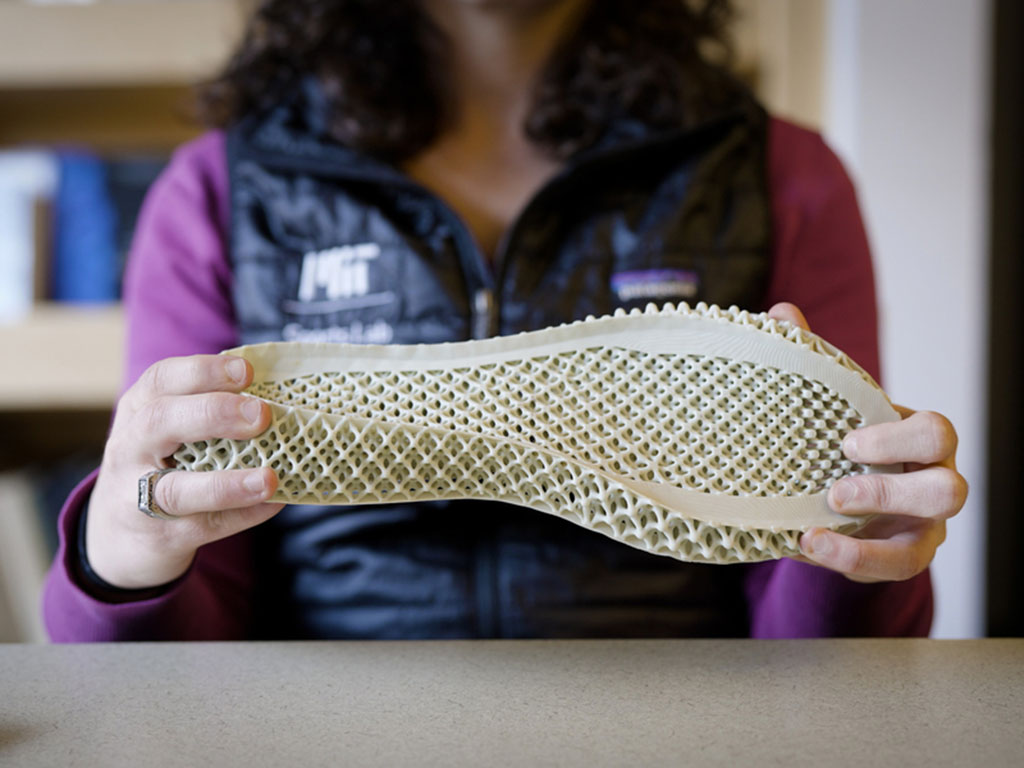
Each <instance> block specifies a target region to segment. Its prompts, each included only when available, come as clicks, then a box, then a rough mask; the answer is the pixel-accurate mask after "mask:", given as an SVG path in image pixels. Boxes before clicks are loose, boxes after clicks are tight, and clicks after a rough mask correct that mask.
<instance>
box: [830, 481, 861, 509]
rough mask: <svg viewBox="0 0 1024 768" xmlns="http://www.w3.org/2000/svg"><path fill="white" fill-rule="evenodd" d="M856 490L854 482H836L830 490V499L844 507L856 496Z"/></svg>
mask: <svg viewBox="0 0 1024 768" xmlns="http://www.w3.org/2000/svg"><path fill="white" fill-rule="evenodd" d="M857 490H858V489H857V484H856V483H851V482H848V481H847V482H840V483H836V487H835V490H833V491H832V500H833V501H834V502H835V503H836V506H839V507H845V506H846V505H847V504H849V503H850V502H851V501H853V500H854V499H855V498H857Z"/></svg>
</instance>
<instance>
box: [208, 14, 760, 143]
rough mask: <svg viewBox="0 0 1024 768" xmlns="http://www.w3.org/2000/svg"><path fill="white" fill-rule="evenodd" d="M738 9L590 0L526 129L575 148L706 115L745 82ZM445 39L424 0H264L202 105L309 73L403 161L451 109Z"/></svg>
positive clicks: (272, 91)
mask: <svg viewBox="0 0 1024 768" xmlns="http://www.w3.org/2000/svg"><path fill="white" fill-rule="evenodd" d="M731 17H732V8H731V4H730V2H729V0H703V2H696V1H695V0H593V2H592V3H591V6H590V8H589V9H588V10H587V11H586V13H585V15H584V16H583V18H582V20H581V22H580V24H579V27H578V29H577V30H576V31H575V32H574V33H573V34H571V35H569V36H567V38H566V40H565V41H564V42H563V43H562V45H561V46H560V47H559V48H558V49H557V50H556V51H555V52H554V53H553V55H552V56H551V58H550V60H549V61H548V62H547V65H546V66H545V68H544V69H543V71H542V73H541V75H540V78H539V80H538V82H537V84H536V86H535V92H534V98H533V107H532V109H531V110H530V112H529V114H528V115H527V118H526V122H525V125H524V130H525V132H526V135H527V136H528V137H529V138H530V140H531V141H532V142H534V143H535V144H536V145H538V146H540V147H542V148H544V149H545V150H547V151H548V152H549V153H550V154H551V155H552V156H554V157H556V158H561V159H564V158H567V157H569V156H571V155H573V154H575V153H577V152H579V151H581V150H585V149H587V148H588V147H591V146H593V145H594V143H595V142H597V141H599V140H600V139H601V137H602V136H603V135H604V134H605V131H606V130H607V128H608V126H609V125H611V124H612V123H613V122H615V121H618V120H621V119H623V118H625V119H633V120H637V121H640V122H642V123H644V124H647V125H649V126H652V127H654V128H655V129H662V128H665V129H668V128H674V127H678V126H680V125H686V124H692V123H695V122H698V121H699V120H701V119H702V118H704V117H705V116H707V115H708V114H710V113H712V112H714V111H715V110H716V109H717V108H718V107H719V106H720V105H721V104H723V103H726V102H728V101H729V100H730V99H731V98H732V96H733V95H734V94H735V93H736V91H737V90H738V89H739V88H741V87H742V86H740V85H739V84H738V82H737V81H736V80H734V79H733V78H732V77H731V76H730V74H729V73H728V71H727V69H726V68H725V67H724V66H722V62H723V61H724V60H726V59H727V58H728V57H729V55H730V49H729V46H728V44H727V42H726V38H725V35H724V32H725V28H726V26H727V24H728V22H729V21H730V19H731ZM446 49H447V45H446V40H445V38H444V35H443V33H442V32H441V31H440V30H439V29H438V28H437V26H436V25H435V24H434V23H432V22H431V20H430V19H429V18H428V16H427V14H426V13H425V12H424V11H422V10H421V9H420V8H419V5H418V3H417V2H416V0H389V1H388V2H379V0H262V2H260V4H259V5H258V7H257V8H256V10H255V12H254V14H253V15H252V17H251V19H250V21H249V24H248V27H247V30H246V33H245V36H244V38H243V40H242V42H241V45H240V46H239V48H238V50H237V51H236V53H235V54H234V56H233V57H232V58H231V60H230V61H229V62H228V64H227V66H226V68H225V69H224V71H223V72H222V73H221V74H220V75H219V76H218V77H217V78H216V79H215V80H213V81H211V82H209V83H206V84H205V85H203V86H202V87H201V88H200V91H199V107H200V114H201V116H202V118H203V119H204V120H205V121H206V122H207V123H208V124H210V125H213V126H220V127H224V126H227V125H230V124H231V123H233V122H235V121H237V120H239V119H241V118H242V117H244V116H246V115H248V114H251V113H254V112H259V111H262V110H266V109H269V108H272V107H273V106H275V105H277V104H279V103H281V101H282V100H283V99H286V98H289V96H290V95H291V94H294V93H295V92H297V90H298V89H299V86H300V84H301V82H302V81H303V79H305V78H308V77H310V76H312V77H315V78H316V79H317V81H318V82H319V84H320V87H321V89H322V91H323V93H324V95H325V96H326V100H327V104H328V105H329V118H328V131H329V133H330V136H331V138H333V139H334V140H336V141H339V142H341V143H343V144H346V145H348V146H351V147H353V148H355V149H358V150H361V151H364V152H367V153H370V154H373V155H376V156H379V157H382V158H386V159H388V160H391V161H399V160H402V159H405V158H409V157H411V156H413V155H415V154H416V153H417V152H419V151H421V150H423V149H424V148H426V147H427V146H429V145H430V144H431V143H432V142H433V140H434V139H435V138H436V137H437V136H438V135H439V134H440V132H441V131H443V130H444V128H445V126H446V124H447V121H448V120H449V119H450V116H451V113H452V109H451V104H450V98H451V89H450V88H449V87H448V73H447V68H446ZM709 50H713V51H717V53H718V56H717V60H716V61H715V62H712V61H710V60H709V57H708V56H707V53H708V51H709Z"/></svg>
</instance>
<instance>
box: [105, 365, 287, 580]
mask: <svg viewBox="0 0 1024 768" xmlns="http://www.w3.org/2000/svg"><path fill="white" fill-rule="evenodd" d="M251 380H252V366H251V365H250V364H249V363H248V362H247V361H246V360H243V359H242V358H240V357H232V356H228V355H194V356H191V357H172V358H168V359H166V360H161V361H160V362H158V363H155V364H154V365H152V366H150V367H149V369H147V370H146V372H145V373H144V374H143V375H142V376H141V377H140V378H139V380H138V381H137V382H136V383H135V384H134V385H133V386H132V387H131V388H130V389H129V390H128V391H127V392H125V393H124V395H123V396H122V397H121V400H120V402H119V403H118V407H117V414H116V416H115V417H114V424H113V427H112V428H111V431H110V436H109V437H108V439H107V445H106V448H105V450H104V452H103V462H102V464H101V465H100V472H99V476H98V477H97V480H96V486H95V488H94V489H93V492H92V498H91V500H90V502H89V512H88V515H89V516H88V519H87V521H86V544H85V545H86V550H87V553H88V557H89V564H90V565H91V566H92V569H93V570H94V571H95V572H96V574H97V575H98V576H99V577H100V578H102V579H103V580H104V581H107V582H109V583H110V584H112V585H114V586H116V587H122V588H125V589H136V588H143V587H155V586H159V585H161V584H166V583H167V582H170V581H173V580H174V579H176V578H178V577H179V576H181V575H182V574H183V573H184V572H185V571H186V570H188V568H189V566H190V565H191V563H192V560H193V558H194V557H195V553H196V550H197V549H199V547H201V546H202V545H204V544H208V543H210V542H211V541H216V540H217V539H222V538H225V537H227V536H231V535H232V534H235V533H238V532H239V531H243V530H245V529H247V528H251V527H252V526H254V525H258V524H259V523H262V522H264V521H266V520H268V519H269V518H271V517H273V516H274V515H275V514H277V513H278V512H279V511H280V510H281V508H282V507H283V506H284V505H283V504H268V503H265V502H266V500H267V499H268V498H270V496H271V495H272V494H273V493H274V491H275V489H276V488H277V477H276V475H275V474H274V472H273V470H272V469H270V468H269V467H264V468H262V469H238V470H221V471H214V472H170V473H168V474H166V475H164V476H163V477H162V478H160V480H159V482H158V483H157V485H156V491H155V501H156V504H157V505H158V506H159V507H160V508H161V509H163V510H164V511H165V512H167V513H168V514H171V515H174V516H176V517H180V519H179V520H160V519H154V518H151V517H149V516H147V515H146V514H144V513H143V512H140V511H139V508H138V481H139V478H140V477H141V476H142V475H144V474H145V473H146V472H149V471H150V470H153V469H159V468H162V467H165V466H168V465H167V463H166V461H165V459H166V457H168V456H170V455H171V454H173V453H174V451H176V450H177V448H178V446H179V445H181V444H182V443H187V442H194V441H198V440H207V439H212V438H230V439H235V440H246V439H249V438H252V437H255V436H256V435H258V434H260V433H261V432H263V431H264V430H265V429H266V428H267V426H268V425H269V424H270V409H269V408H268V407H267V405H266V403H264V402H262V401H261V400H257V399H256V398H254V397H248V396H246V395H241V394H238V393H239V392H240V391H241V390H243V389H244V388H245V387H246V386H248V384H249V382H250V381H251Z"/></svg>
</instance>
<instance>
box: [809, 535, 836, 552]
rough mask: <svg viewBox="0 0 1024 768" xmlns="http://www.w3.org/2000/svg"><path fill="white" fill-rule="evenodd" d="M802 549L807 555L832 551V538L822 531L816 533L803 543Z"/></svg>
mask: <svg viewBox="0 0 1024 768" xmlns="http://www.w3.org/2000/svg"><path fill="white" fill-rule="evenodd" d="M804 551H805V552H807V554H808V555H818V556H819V557H820V556H822V555H827V554H829V553H830V552H831V551H832V540H831V539H829V537H828V536H826V535H825V534H824V533H816V534H815V535H814V536H812V537H810V539H809V540H808V541H807V544H805V545H804Z"/></svg>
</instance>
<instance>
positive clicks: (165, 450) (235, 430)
mask: <svg viewBox="0 0 1024 768" xmlns="http://www.w3.org/2000/svg"><path fill="white" fill-rule="evenodd" d="M269 425H270V408H269V407H268V406H267V404H266V403H265V402H263V401H262V400H260V399H258V398H255V397H249V396H248V395H233V394H229V393H227V392H211V393H207V394H202V395H182V396H180V397H161V398H159V399H157V400H153V401H151V402H149V403H147V404H146V405H145V406H144V407H143V408H142V409H141V410H140V411H139V412H138V413H137V414H136V415H135V417H134V421H133V423H132V424H131V425H130V426H129V428H128V429H126V430H124V432H123V435H124V437H123V438H122V439H133V440H137V441H138V442H137V444H136V445H137V449H138V450H140V451H141V454H142V456H143V457H144V458H145V460H146V461H147V463H154V464H158V465H159V462H160V461H161V459H162V458H163V457H165V456H169V455H170V454H172V453H174V452H175V451H176V450H177V449H178V446H179V445H181V444H182V443H189V442H194V441H197V440H209V439H211V438H227V439H230V440H248V439H250V438H253V437H256V436H257V435H259V434H260V433H261V432H263V431H264V430H265V429H266V428H267V427H268V426H269ZM129 436H131V437H129Z"/></svg>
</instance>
